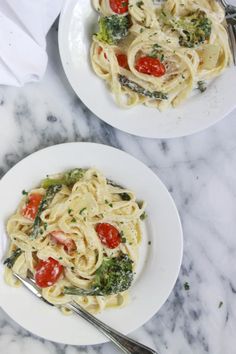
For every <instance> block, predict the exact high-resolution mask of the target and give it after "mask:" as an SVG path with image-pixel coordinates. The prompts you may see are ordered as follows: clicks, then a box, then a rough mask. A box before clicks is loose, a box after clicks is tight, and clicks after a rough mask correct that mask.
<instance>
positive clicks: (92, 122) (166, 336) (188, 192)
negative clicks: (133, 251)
mask: <svg viewBox="0 0 236 354" xmlns="http://www.w3.org/2000/svg"><path fill="white" fill-rule="evenodd" d="M48 53H49V66H48V70H47V73H46V76H45V78H44V80H43V81H42V82H41V83H38V84H30V85H27V86H25V87H24V88H22V89H17V88H10V87H0V176H2V175H3V174H4V173H5V172H6V171H7V170H8V169H9V168H11V167H12V166H13V165H14V164H15V163H16V162H18V161H19V160H21V159H22V158H23V157H25V156H27V155H29V154H31V153H32V152H34V151H36V150H38V149H41V148H43V147H47V146H49V145H53V144H58V143H63V142H68V141H92V142H99V143H104V144H108V145H112V146H115V147H117V148H120V149H122V150H124V151H127V152H128V153H130V154H132V155H133V156H135V157H137V158H138V159H140V160H142V161H143V162H144V163H145V164H146V165H148V166H149V167H150V168H151V169H152V170H153V171H154V172H155V173H156V174H157V175H158V176H159V177H160V178H161V179H162V181H163V182H164V183H165V184H166V186H167V187H168V189H169V191H170V192H171V194H172V196H173V198H174V200H175V202H176V204H177V207H178V209H179V212H180V215H181V219H182V223H183V231H184V242H185V244H184V258H183V265H182V268H181V271H180V276H179V279H178V281H177V283H176V286H175V288H174V290H173V292H172V294H171V295H170V297H169V299H168V301H167V302H166V304H165V305H164V306H163V307H162V309H161V310H160V311H159V313H158V314H157V315H155V316H154V317H153V318H152V319H151V320H150V321H149V322H148V323H146V324H145V325H144V326H143V327H142V328H140V329H138V330H137V331H135V332H134V333H132V334H131V336H132V337H133V338H135V339H137V340H139V341H141V342H143V343H145V344H147V345H149V346H151V347H153V348H156V349H157V350H158V351H159V353H160V354H192V353H194V354H205V353H210V354H236V345H235V344H236V339H235V333H236V266H235V260H236V217H235V216H236V173H235V171H236V139H235V136H236V111H234V112H233V113H231V114H230V116H229V117H227V118H226V119H225V120H224V121H222V122H221V123H219V124H217V125H216V126H215V127H213V128H210V129H208V130H207V131H205V132H202V133H200V134H196V135H194V136H190V137H187V138H181V139H173V140H155V139H142V138H137V137H134V136H131V135H128V134H125V133H123V132H121V131H118V130H116V129H113V128H111V127H110V126H108V125H107V124H105V123H103V122H102V121H100V120H99V119H98V118H96V117H95V116H94V115H93V114H92V113H90V112H89V111H88V109H86V107H85V106H84V105H83V104H82V103H81V102H80V100H79V99H78V98H77V97H76V95H75V94H74V92H73V90H72V89H71V87H70V85H69V84H68V82H67V79H66V77H65V75H64V73H63V70H62V67H61V63H60V58H59V54H58V44H57V29H56V26H54V28H53V29H52V30H51V32H50V34H49V36H48ZM95 99H96V98H95ZM185 282H188V283H189V286H190V289H189V290H186V289H185V287H184V284H185ZM150 296H155V294H151V293H150ZM220 304H221V306H220ZM0 353H1V354H42V353H43V354H77V353H80V354H85V353H86V354H94V353H98V354H100V353H101V354H115V353H118V351H117V350H116V349H115V348H114V346H113V345H111V344H109V343H108V344H104V345H99V346H94V347H73V346H65V345H59V344H56V343H52V342H48V341H45V340H43V339H41V338H38V337H35V336H34V335H32V334H31V333H29V332H27V331H26V330H24V329H22V328H21V327H19V326H18V325H17V324H16V323H15V322H14V321H13V320H11V319H10V318H9V317H8V316H7V315H6V314H5V313H4V312H3V311H2V310H1V309H0Z"/></svg>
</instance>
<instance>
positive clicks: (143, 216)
mask: <svg viewBox="0 0 236 354" xmlns="http://www.w3.org/2000/svg"><path fill="white" fill-rule="evenodd" d="M146 218H147V213H146V212H145V211H144V212H143V213H142V214H141V215H140V220H145V219H146Z"/></svg>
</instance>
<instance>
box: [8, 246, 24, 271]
mask: <svg viewBox="0 0 236 354" xmlns="http://www.w3.org/2000/svg"><path fill="white" fill-rule="evenodd" d="M22 252H23V251H22V250H21V249H20V248H17V249H16V250H15V251H14V252H13V253H12V254H11V256H10V257H8V258H6V259H5V261H4V262H3V264H5V265H6V266H7V267H8V268H9V269H11V268H12V267H13V265H14V263H15V261H16V260H17V258H18V257H19V256H20V255H21V253H22Z"/></svg>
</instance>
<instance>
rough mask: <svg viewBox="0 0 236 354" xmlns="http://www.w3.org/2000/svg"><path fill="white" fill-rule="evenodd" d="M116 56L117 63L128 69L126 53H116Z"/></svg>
mask: <svg viewBox="0 0 236 354" xmlns="http://www.w3.org/2000/svg"><path fill="white" fill-rule="evenodd" d="M116 58H117V61H118V64H119V65H120V66H121V67H122V68H124V69H128V68H129V65H128V59H127V55H125V54H122V53H121V54H116Z"/></svg>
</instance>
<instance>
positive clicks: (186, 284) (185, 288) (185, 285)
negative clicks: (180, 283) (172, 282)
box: [184, 281, 190, 291]
mask: <svg viewBox="0 0 236 354" xmlns="http://www.w3.org/2000/svg"><path fill="white" fill-rule="evenodd" d="M184 290H186V291H188V290H190V286H189V283H188V282H187V281H186V282H185V283H184Z"/></svg>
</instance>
